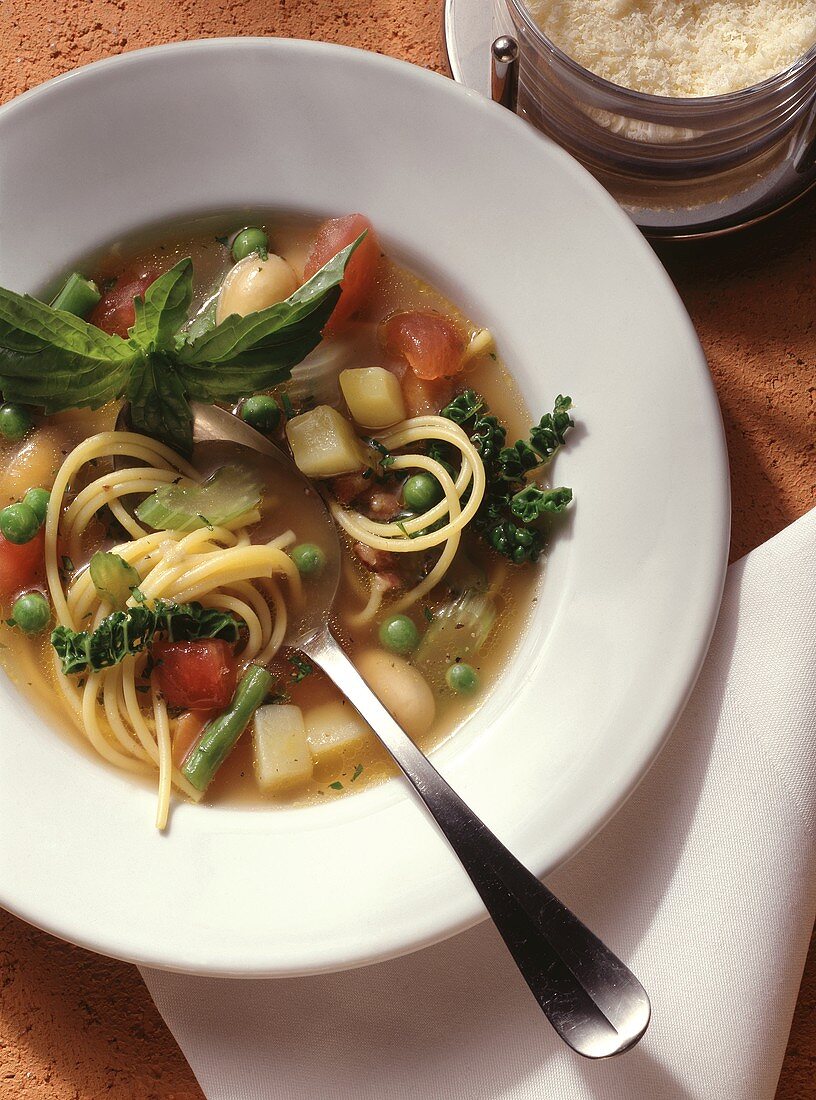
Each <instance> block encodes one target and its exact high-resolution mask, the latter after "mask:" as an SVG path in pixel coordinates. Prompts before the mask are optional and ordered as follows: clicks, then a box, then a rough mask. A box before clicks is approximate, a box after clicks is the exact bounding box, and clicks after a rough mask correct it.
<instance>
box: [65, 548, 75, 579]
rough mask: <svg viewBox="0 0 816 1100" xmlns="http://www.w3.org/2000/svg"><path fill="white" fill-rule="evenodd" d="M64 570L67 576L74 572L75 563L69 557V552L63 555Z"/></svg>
mask: <svg viewBox="0 0 816 1100" xmlns="http://www.w3.org/2000/svg"><path fill="white" fill-rule="evenodd" d="M62 571H63V573H65V575H66V576H69V577H70V575H71V574H72V573H73V572H74V563H73V562H72V561H71V559H70V558H69V557H68V555H67V554H63V555H62Z"/></svg>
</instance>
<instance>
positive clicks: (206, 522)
mask: <svg viewBox="0 0 816 1100" xmlns="http://www.w3.org/2000/svg"><path fill="white" fill-rule="evenodd" d="M196 515H197V516H198V518H199V519H200V520H201V523H202V524H203V526H204V527H206V528H207V530H208V531H212V530H213V525H212V524H211V523H210V521H209V520H208V519H207V517H206V516H202V514H201V513H200V512H196Z"/></svg>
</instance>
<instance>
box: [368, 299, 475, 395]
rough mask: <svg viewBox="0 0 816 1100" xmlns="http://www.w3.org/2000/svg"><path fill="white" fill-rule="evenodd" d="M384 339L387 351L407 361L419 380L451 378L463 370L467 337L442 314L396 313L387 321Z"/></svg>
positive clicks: (382, 335)
mask: <svg viewBox="0 0 816 1100" xmlns="http://www.w3.org/2000/svg"><path fill="white" fill-rule="evenodd" d="M380 338H381V340H382V342H383V344H384V346H385V350H386V351H387V352H389V353H390V354H391V355H396V356H399V357H400V358H401V359H405V360H406V361H407V363H408V366H409V367H410V368H411V370H412V371H413V372H414V374H415V375H416V376H417V377H418V378H425V379H435V378H451V377H453V375H455V374H459V372H460V371H461V370H462V366H463V364H462V354H463V352H464V350H465V337H464V334H463V333H462V331H461V330H460V328H459V326H458V325H457V324H455V323H454V322H453V321H451V320H449V319H448V318H447V317H443V316H442V314H441V313H424V312H422V311H421V310H409V311H408V312H406V313H395V314H393V316H391V317H389V318H388V320H386V321H383V323H382V326H381V328H380Z"/></svg>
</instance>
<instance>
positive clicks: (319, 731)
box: [303, 699, 374, 763]
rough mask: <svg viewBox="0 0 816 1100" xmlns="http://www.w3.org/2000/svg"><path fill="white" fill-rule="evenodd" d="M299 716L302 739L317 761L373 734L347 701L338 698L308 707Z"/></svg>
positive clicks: (358, 743) (357, 743)
mask: <svg viewBox="0 0 816 1100" xmlns="http://www.w3.org/2000/svg"><path fill="white" fill-rule="evenodd" d="M303 720H304V722H305V724H306V739H307V741H308V742H309V747H310V748H311V750H312V753H313V754H314V756H315V757H316V758H317V761H318V763H319V762H320V761H321V760H322V759H323V758H324V757H327V756H334V755H336V754H339V753H341V752H343V751H344V750H345V749H348V748H351V747H352V746H355V745H360V744H361V743H362V742H363V741H365V740H367V739H369V738H371V737H373V736H374V734H373V732H372V730H371V727H370V726H369V725H368V723H367V722H365V721H363V719H362V718H361V717H360V715H359V714H358V713H357V711H356V710H355V709H354V707H353V706H352V705H351V703H349V702H343V701H341V700H339V699H336V700H332V701H331V702H328V703H321V704H320V705H319V706H316V707H312V709H311V710H308V711H307V712H306V714H305V716H304V719H303Z"/></svg>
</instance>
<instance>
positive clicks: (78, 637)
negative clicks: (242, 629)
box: [51, 600, 238, 676]
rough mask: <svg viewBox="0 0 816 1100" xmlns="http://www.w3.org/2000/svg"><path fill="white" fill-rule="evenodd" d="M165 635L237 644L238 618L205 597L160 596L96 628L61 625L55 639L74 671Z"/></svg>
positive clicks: (109, 662)
mask: <svg viewBox="0 0 816 1100" xmlns="http://www.w3.org/2000/svg"><path fill="white" fill-rule="evenodd" d="M159 636H162V637H165V638H166V639H167V640H168V641H171V642H194V641H199V640H200V639H202V638H222V639H223V640H224V641H226V642H229V643H230V644H234V643H235V642H237V641H238V621H237V620H236V619H235V618H233V616H232V615H229V614H227V613H226V612H223V611H218V610H216V609H215V608H212V607H202V605H201V604H200V603H186V604H175V603H168V602H167V601H165V600H156V602H155V604H154V605H153V607H148V606H147V604H139V605H138V606H137V607H129V608H127V609H126V610H125V611H114V612H113V613H112V614H110V615H108V616H107V617H106V618H104V619H103V620H102V622H101V623H100V624H99V626H98V627H97V628H96V629H95V630H93V631H88V630H70V629H69V628H68V627H67V626H58V627H57V628H56V629H55V630H54V631H53V632H52V634H51V645H52V646H53V647H54V649H55V650H56V652H57V656H58V657H59V659H60V661H61V662H62V671H63V672H64V673H65V675H66V676H69V675H71V674H72V673H78V672H85V671H86V670H88V669H90V670H91V671H92V672H99V671H101V670H102V669H103V668H111V667H112V666H113V665H118V664H119V663H120V661H123V660H124V659H125V657H129V656H133V655H135V654H137V653H142V652H144V650H146V649H148V648H149V647H150V646H151V645H152V643H153V641H154V639H155V638H157V637H159Z"/></svg>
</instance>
